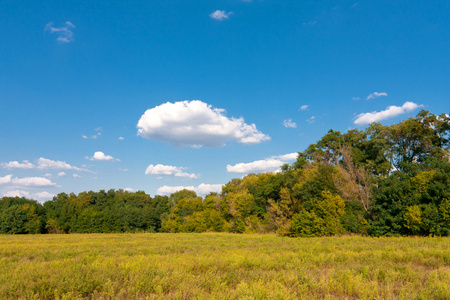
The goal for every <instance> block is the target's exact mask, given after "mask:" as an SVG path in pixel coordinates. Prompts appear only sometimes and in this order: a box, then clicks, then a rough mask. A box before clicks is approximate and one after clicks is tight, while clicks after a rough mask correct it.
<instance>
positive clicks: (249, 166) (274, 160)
mask: <svg viewBox="0 0 450 300" xmlns="http://www.w3.org/2000/svg"><path fill="white" fill-rule="evenodd" d="M297 157H298V153H289V154H284V155H278V156H271V157H268V158H265V159H262V160H256V161H253V162H250V163H238V164H235V165H234V166H232V165H227V172H228V173H240V174H248V173H254V172H280V171H281V166H282V165H284V164H285V163H287V162H289V161H293V160H296V159H297Z"/></svg>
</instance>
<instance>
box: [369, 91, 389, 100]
mask: <svg viewBox="0 0 450 300" xmlns="http://www.w3.org/2000/svg"><path fill="white" fill-rule="evenodd" d="M387 95H388V94H387V93H385V92H373V93H372V94H369V95H368V96H367V98H366V100H370V99H375V98H378V97H383V96H387Z"/></svg>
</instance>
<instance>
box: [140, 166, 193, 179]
mask: <svg viewBox="0 0 450 300" xmlns="http://www.w3.org/2000/svg"><path fill="white" fill-rule="evenodd" d="M185 169H186V168H183V167H175V166H166V165H161V164H157V165H149V166H148V167H147V169H146V170H145V174H146V175H165V176H175V177H183V178H189V179H196V178H198V176H197V175H196V174H193V173H185V172H183V170H185Z"/></svg>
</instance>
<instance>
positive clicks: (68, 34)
mask: <svg viewBox="0 0 450 300" xmlns="http://www.w3.org/2000/svg"><path fill="white" fill-rule="evenodd" d="M72 28H75V25H73V24H72V22H69V21H67V22H65V23H64V25H62V26H60V27H55V26H53V22H50V23H48V24H47V25H46V26H45V30H44V31H49V32H50V33H52V34H53V33H54V34H56V35H57V36H58V37H57V38H56V40H57V41H58V42H61V43H70V42H73V41H74V37H73V32H72V30H71V29H72Z"/></svg>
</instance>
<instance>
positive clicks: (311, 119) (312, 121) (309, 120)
mask: <svg viewBox="0 0 450 300" xmlns="http://www.w3.org/2000/svg"><path fill="white" fill-rule="evenodd" d="M315 121H316V117H314V116H312V117H311V118H309V119H307V120H306V122H308V123H309V124H312V123H314V122H315Z"/></svg>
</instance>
